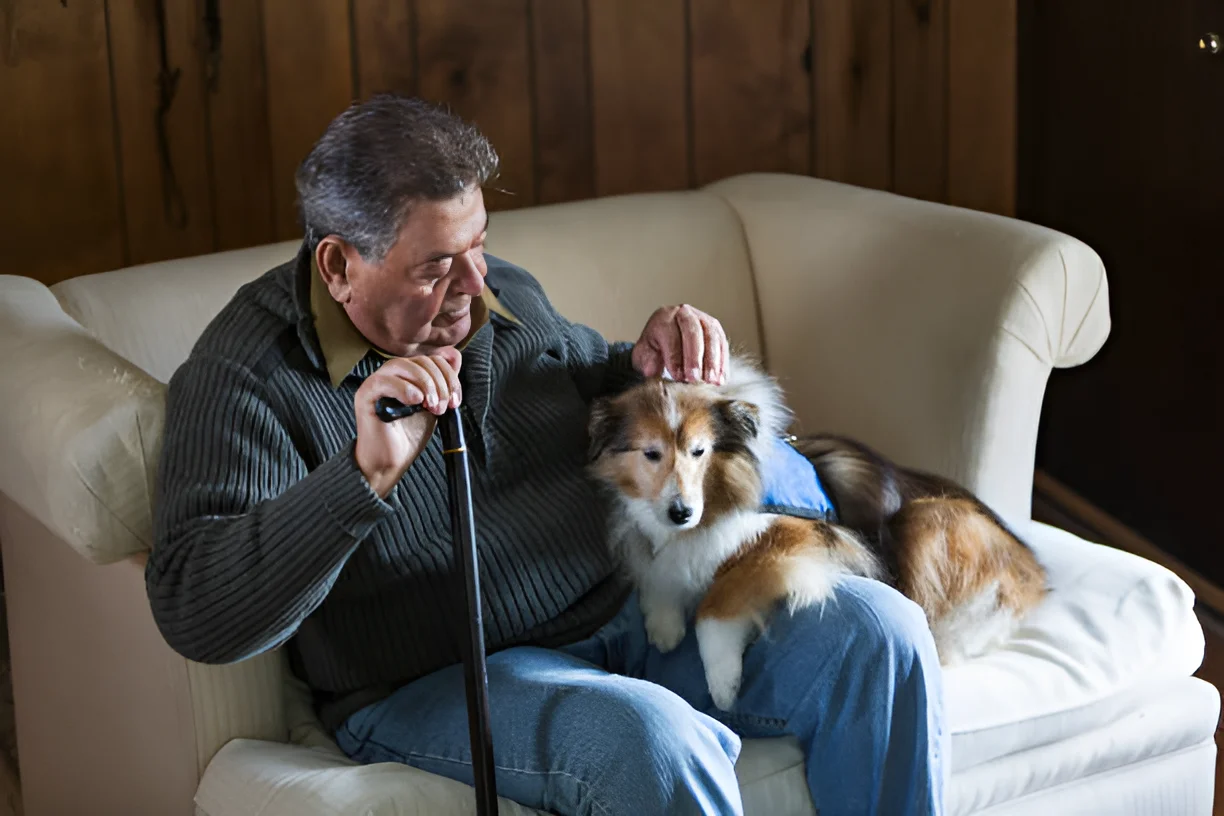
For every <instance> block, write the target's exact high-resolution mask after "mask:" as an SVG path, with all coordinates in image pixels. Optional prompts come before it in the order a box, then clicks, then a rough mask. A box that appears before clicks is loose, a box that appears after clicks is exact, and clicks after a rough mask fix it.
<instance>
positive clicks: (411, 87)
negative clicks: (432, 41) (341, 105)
mask: <svg viewBox="0 0 1224 816" xmlns="http://www.w3.org/2000/svg"><path fill="white" fill-rule="evenodd" d="M352 2H353V43H354V49H355V51H356V58H357V95H358V96H359V97H360V98H362V99H369V98H370V97H371V96H373V95H374V94H376V93H383V92H391V93H398V94H404V95H405V96H412V95H413V94H415V93H416V55H415V54H414V51H415V43H414V39H413V31H412V0H352Z"/></svg>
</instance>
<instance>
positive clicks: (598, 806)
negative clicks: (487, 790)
mask: <svg viewBox="0 0 1224 816" xmlns="http://www.w3.org/2000/svg"><path fill="white" fill-rule="evenodd" d="M364 744H366V745H373V746H375V747H377V748H379V749H381V750H383V751H386V752H387V753H388V754H391V755H392V756H396V757H399V758H400V762H401V763H402V764H404V765H411V764H412V763H411V762H409V761H408V759H409V758H415V759H427V760H432V761H434V762H448V763H450V764H452V765H462V766H463V767H465V768H471V767H472V763H471V762H464V761H463V760H461V759H452V758H451V757H442V756H435V755H434V754H423V753H419V752H415V751H411V752H409V753H407V754H405V753H403V752H402V751H397V750H396V749H394V748H391V747H389V746H386V745H383V744H382V743H381V742H379V741H378V740H375V739H368V738H367V739H366V740H364ZM493 768H494V769H495V770H498V771H506V772H507V773H520V774H527V775H528V776H552V775H554V774H556V775H557V776H563V777H566V778H567V779H572V780H574V782H576V783H577V784H578V787H579V788H582V789H584V790H585V791H586V794H587V799H588V800H589V801H590V803H591V808H592V809H593V810H598V811H599V812H600V813H601V814H603V816H611V813H612V811H611V810H609V809H608V806H607V805H605V804H604V803H603V802H601V801H599V799H597V798H596V797H595V796H594V794H593V792H592V789H591V783H590V782H588V781H586V780H585V779H583V778H581V777H579V776H575V775H574V774H572V773H569V772H568V771H560V770H547V771H532V770H527V769H526V768H512V767H509V766H507V765H499V764H497V763H496V762H495V763H493Z"/></svg>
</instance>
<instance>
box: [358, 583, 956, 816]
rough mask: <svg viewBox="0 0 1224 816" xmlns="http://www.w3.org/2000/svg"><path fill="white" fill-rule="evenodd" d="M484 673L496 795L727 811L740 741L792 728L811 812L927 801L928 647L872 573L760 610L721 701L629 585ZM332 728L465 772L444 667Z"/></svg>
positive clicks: (460, 708) (932, 666)
mask: <svg viewBox="0 0 1224 816" xmlns="http://www.w3.org/2000/svg"><path fill="white" fill-rule="evenodd" d="M488 669H489V705H490V709H491V712H492V729H493V741H494V762H495V764H496V766H497V791H498V794H499V795H501V796H505V797H507V798H509V799H513V800H515V801H517V802H520V803H522V804H524V805H528V806H530V807H533V808H537V809H539V810H544V811H549V812H554V813H560V814H594V815H595V816H612V815H613V814H615V815H617V816H619V814H626V815H627V816H654V814H672V813H675V814H696V813H717V814H738V813H741V812H742V811H743V807H742V805H741V802H740V793H739V786H738V785H737V783H736V779H735V771H734V765H735V760H736V758H737V757H738V755H739V751H740V738H741V737H749V738H751V737H772V736H779V735H783V734H792V735H794V736H795V737H797V738H798V740H799V743H800V745H801V746H802V748H803V750H804V754H805V756H806V758H807V766H806V767H807V781H808V788H809V790H810V791H811V794H812V799H813V801H814V802H815V804H816V807H817V809H818V810H819V812H820V813H821V814H822V816H836V815H837V814H854V816H867V815H868V814H889V816H892V815H893V814H897V815H898V816H900V815H902V814H938V813H942V812H943V807H944V806H943V796H944V790H945V787H946V777H945V774H946V773H947V768H948V762H947V752H948V737H947V735H946V733H945V731H944V727H943V721H942V696H941V695H942V687H941V680H940V668H939V663H938V660H937V658H936V655H935V646H934V643H933V641H932V638H931V634H930V632H929V630H928V628H927V625H926V620H925V618H924V617H923V614H922V612H921V610H920V609H919V608H918V607H917V605H915V604H914V603H912V602H911V601H909V600H908V599H907V598H905V597H903V596H902V595H901V594H900V593H898V592H896V591H895V590H893V589H891V588H889V587H887V586H885V585H883V584H880V583H876V582H873V581H868V580H866V579H859V578H851V579H847V580H845V581H844V582H843V583H842V584H841V585H840V586H839V587H838V589H837V591H836V593H835V595H834V597H833V598H832V599H831V600H830V601H828V602H827V603H826V604H825V605H824V607H823V608H813V609H808V610H804V611H801V612H798V613H796V614H795V615H793V616H792V615H788V614H786V613H785V612H778V613H777V614H776V615H775V616H774V618H773V620H771V621H770V624H769V629H768V630H767V632H766V634H765V635H763V636H762V637H761V638H760V639H758V640H757V641H756V642H755V643H753V644H752V645H751V646H749V647H748V651H747V652H746V653H745V656H744V680H743V685H742V687H741V690H740V695H739V698H738V699H737V701H736V704H735V706H734V710H733V711H731V712H723V711H720V710H718V709H717V708H716V707H715V706H714V704H713V702H712V701H711V700H710V694H709V691H708V690H707V688H706V681H705V673H704V670H703V667H702V664H701V659H700V657H699V656H698V653H697V643H696V638H695V637H694V635H693V632H692V627H690V629H689V632H688V633H687V634H686V636H685V639H684V640H683V641H682V642H681V644H680V645H679V646H678V647H677V648H676V649H675V650H674V651H672V652H669V653H668V654H666V655H664V654H660V653H659V651H658V650H657V649H655V648H654V647H652V646H650V645H649V644H648V643H647V641H646V632H645V628H644V626H643V622H642V616H641V612H640V611H639V609H638V602H637V598H636V596H634V597H631V598H630V599H629V602H628V603H627V604H626V605H625V608H624V609H623V610H621V612H620V613H619V614H618V615H617V617H616V618H614V619H613V620H612V621H611V622H609V623H608V624H607V625H606V626H604V627H603V628H602V629H600V631H598V632H597V633H596V634H595V635H593V636H592V637H590V638H588V639H586V640H584V641H581V642H579V643H576V644H573V645H572V646H568V647H566V648H564V649H561V650H548V649H539V648H534V647H521V648H512V649H507V650H505V651H502V652H498V653H496V654H494V655H491V656H490V657H489V663H488ZM336 738H337V741H338V742H339V744H340V747H341V748H342V749H343V750H344V751H345V753H347V754H348V755H349V756H350V757H352V758H353V759H355V760H357V761H359V762H363V763H371V762H401V763H406V764H408V765H412V766H414V767H417V768H421V769H423V770H426V771H431V772H433V773H437V774H441V775H443V776H447V777H451V778H452V779H458V780H461V781H464V782H467V783H468V784H471V782H472V769H471V751H470V749H469V745H468V728H467V709H466V707H465V702H464V690H463V674H462V668H461V667H460V666H451V667H448V668H445V669H442V670H440V671H437V672H435V673H433V674H431V675H428V676H426V677H423V678H421V679H419V680H416V681H414V682H412V683H409V684H408V685H406V686H404V687H403V688H401V689H399V690H398V691H396V692H395V693H394V694H392V695H391V696H390V697H388V698H386V699H383V700H381V701H380V702H377V703H375V704H373V705H371V706H368V707H366V708H364V709H362V710H361V711H358V712H357V713H356V714H354V715H353V716H352V717H350V718H349V719H348V720H347V721H346V722H345V723H344V724H343V725H342V726H341V727H340V728H339V729H338V730H337V733H336Z"/></svg>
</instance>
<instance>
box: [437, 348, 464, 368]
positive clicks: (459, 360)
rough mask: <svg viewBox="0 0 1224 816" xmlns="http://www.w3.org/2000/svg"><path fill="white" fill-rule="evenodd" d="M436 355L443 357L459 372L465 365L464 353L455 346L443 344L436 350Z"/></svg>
mask: <svg viewBox="0 0 1224 816" xmlns="http://www.w3.org/2000/svg"><path fill="white" fill-rule="evenodd" d="M434 356H435V357H441V358H442V359H443V360H445V361H446V362H447V363H448V364H449V365H450V367H451V368H453V369H454V370H455V372H456V373H458V371H459V369H460V368H462V367H463V354H462V352H460V351H459V349H457V348H455V347H454V346H443V347H442V348H440V349H438V350H437V351H435V352H434Z"/></svg>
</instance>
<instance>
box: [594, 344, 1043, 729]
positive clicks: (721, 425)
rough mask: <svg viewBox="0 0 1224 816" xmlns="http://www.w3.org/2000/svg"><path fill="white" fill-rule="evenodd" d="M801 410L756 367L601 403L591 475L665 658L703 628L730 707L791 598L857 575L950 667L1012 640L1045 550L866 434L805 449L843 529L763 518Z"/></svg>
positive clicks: (719, 689) (709, 668)
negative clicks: (714, 381)
mask: <svg viewBox="0 0 1224 816" xmlns="http://www.w3.org/2000/svg"><path fill="white" fill-rule="evenodd" d="M790 418H791V417H790V413H789V411H788V410H787V408H786V407H785V405H784V403H783V400H782V393H781V389H780V388H779V387H778V385H777V384H776V383H775V382H774V381H773V380H772V379H771V378H770V377H768V376H766V375H765V374H764V373H763V372H761V370H760V369H759V368H757V367H756V366H755V365H753V364H752V363H751V362H750V361H747V360H745V359H744V358H739V357H737V358H733V360H732V361H731V365H730V367H729V369H728V378H727V384H726V385H724V386H720V387H713V386H707V385H692V384H681V383H676V382H671V381H665V380H659V379H653V380H650V381H647V382H646V383H643V384H641V385H638V386H636V387H634V388H632V389H630V390H628V391H626V392H625V393H623V394H621V395H619V396H617V397H613V398H609V399H604V400H598V401H597V402H596V403H595V404H594V405H593V406H592V410H591V417H590V438H591V450H590V459H591V471H592V473H593V475H594V476H595V477H596V479H598V480H599V481H600V482H602V483H603V484H604V485H606V486H607V487H608V488H609V489H610V492H611V494H612V496H613V504H614V506H613V510H612V514H611V530H610V536H609V541H610V544H611V547H612V548H613V552H614V554H615V555H616V556H617V557H618V558H619V559H620V561H621V563H622V564H623V565H624V567H625V569H626V570H627V572H628V574H629V576H630V578H631V580H632V581H633V583H634V584H635V586H636V587H637V589H638V593H639V598H640V601H641V606H642V613H643V616H644V618H645V622H646V630H647V634H648V636H649V638H650V642H651V643H653V644H654V645H655V646H656V647H658V648H659V649H660V650H661V651H664V652H667V651H670V650H671V649H674V648H675V647H676V645H677V644H679V642H680V641H681V639H682V638H683V637H684V633H685V631H686V620H687V618H688V616H689V615H692V614H695V624H694V626H695V630H696V636H697V642H698V647H699V650H700V653H701V658H702V662H703V664H704V666H705V671H706V681H707V683H708V684H709V688H710V693H711V695H712V697H713V699H714V702H715V704H716V705H718V706H719V707H720V708H722V709H729V708H730V707H731V706H732V704H733V702H734V699H735V697H736V695H737V693H738V691H739V685H740V679H741V675H742V666H743V653H744V650H745V649H746V648H747V646H748V644H749V643H750V642H751V640H752V639H753V637H754V636H755V635H756V634H757V633H758V632H759V631H760V629H761V628H762V627H763V626H764V625H765V621H766V620H767V618H768V616H769V614H770V612H772V611H773V609H774V608H775V607H777V606H778V605H779V604H785V605H786V606H788V607H789V608H790V609H791V610H792V611H794V610H797V609H800V608H803V607H806V606H810V605H812V604H819V603H821V602H823V601H824V600H825V599H826V598H828V597H829V596H830V594H831V593H832V591H833V588H834V587H835V585H836V583H837V581H838V580H839V579H840V578H841V577H842V576H844V575H848V574H853V575H862V576H867V577H871V578H876V579H879V580H884V581H887V582H889V583H891V584H892V585H894V586H896V587H897V588H898V589H899V590H900V591H901V592H903V593H904V594H906V595H907V596H909V597H910V598H912V599H913V600H914V601H916V602H917V603H918V604H919V606H921V607H922V609H923V610H924V611H925V612H926V615H927V620H928V621H929V622H930V625H931V629H932V632H933V634H934V637H935V644H936V648H937V650H938V652H939V655H940V660H941V662H943V663H945V664H949V663H954V662H958V661H961V660H964V659H966V658H969V657H973V656H976V655H980V654H982V653H984V652H986V651H988V650H989V649H990V648H992V647H993V646H995V645H996V644H998V643H999V642H1000V641H1001V640H1003V639H1005V638H1007V637H1008V636H1009V635H1010V634H1011V632H1012V631H1013V630H1014V628H1015V626H1016V624H1017V622H1018V621H1019V620H1020V618H1022V617H1023V615H1024V614H1025V613H1026V612H1028V611H1029V610H1030V609H1031V608H1032V607H1033V606H1035V605H1036V604H1037V602H1038V601H1039V600H1040V599H1041V598H1042V596H1043V595H1044V592H1045V575H1044V572H1043V570H1042V568H1041V566H1040V565H1039V564H1038V563H1037V560H1036V559H1035V558H1034V557H1033V554H1032V552H1031V551H1030V550H1029V549H1028V547H1026V546H1025V545H1024V543H1023V542H1021V541H1020V540H1019V539H1018V538H1017V537H1016V536H1015V535H1013V534H1012V533H1011V532H1010V531H1009V530H1008V529H1007V527H1006V525H1004V524H1003V523H1002V522H1001V521H1000V520H999V519H998V517H997V516H996V515H995V514H994V513H993V512H991V511H990V509H989V508H987V507H986V506H985V505H984V504H983V503H982V502H980V501H978V500H977V499H976V498H975V497H974V496H973V495H972V494H971V493H969V492H968V491H966V490H964V489H963V488H961V487H959V486H957V485H955V484H953V483H951V482H949V481H947V480H945V479H942V478H939V477H936V476H932V475H929V474H923V473H918V472H916V471H912V470H907V469H904V468H900V467H898V466H896V465H894V464H892V463H891V462H889V461H888V460H886V459H884V458H883V457H882V456H880V455H878V454H876V453H875V452H874V451H871V450H870V449H868V448H866V447H865V446H862V445H860V444H858V443H856V442H854V441H852V440H848V439H844V438H840V437H835V436H828V435H821V436H812V437H807V438H804V439H800V440H797V441H796V442H795V445H796V447H797V448H798V449H799V450H800V451H801V452H802V453H804V454H805V455H806V456H807V457H808V458H809V459H810V460H811V461H812V462H813V463H814V464H815V466H816V469H817V473H818V474H819V475H820V478H821V481H822V482H823V483H824V486H825V489H826V491H828V493H829V495H830V498H831V499H832V501H833V503H834V505H835V507H836V508H837V512H838V523H837V524H830V523H826V522H819V521H809V520H805V519H800V518H794V517H789V516H779V515H772V514H767V513H762V512H761V511H760V500H761V472H762V467H763V463H764V462H765V461H766V460H767V458H768V457H769V456H771V455H773V452H774V450H775V448H774V445H775V442H774V438H776V437H777V436H779V435H781V434H783V433H785V431H786V428H787V426H788V425H789V424H790Z"/></svg>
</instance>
